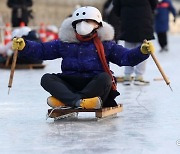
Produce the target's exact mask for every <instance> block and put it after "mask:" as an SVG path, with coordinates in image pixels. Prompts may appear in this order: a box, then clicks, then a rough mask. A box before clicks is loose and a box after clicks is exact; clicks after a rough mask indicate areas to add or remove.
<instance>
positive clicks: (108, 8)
mask: <svg viewBox="0 0 180 154" xmlns="http://www.w3.org/2000/svg"><path fill="white" fill-rule="evenodd" d="M112 2H113V0H107V1H106V2H105V4H104V6H103V13H102V16H103V20H104V21H106V22H107V23H109V24H111V25H112V26H113V27H114V31H115V35H114V40H115V41H116V42H117V43H118V40H119V37H120V33H121V27H120V26H121V22H120V18H119V17H118V16H117V15H116V13H115V12H114V8H113V3H112Z"/></svg>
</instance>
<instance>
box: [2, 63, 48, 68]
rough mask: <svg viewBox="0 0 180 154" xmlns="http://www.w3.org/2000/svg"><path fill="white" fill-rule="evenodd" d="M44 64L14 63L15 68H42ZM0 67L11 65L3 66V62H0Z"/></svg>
mask: <svg viewBox="0 0 180 154" xmlns="http://www.w3.org/2000/svg"><path fill="white" fill-rule="evenodd" d="M45 66H46V65H44V64H16V69H42V68H44V67H45ZM0 68H2V69H10V68H11V66H10V65H8V66H5V65H4V64H0Z"/></svg>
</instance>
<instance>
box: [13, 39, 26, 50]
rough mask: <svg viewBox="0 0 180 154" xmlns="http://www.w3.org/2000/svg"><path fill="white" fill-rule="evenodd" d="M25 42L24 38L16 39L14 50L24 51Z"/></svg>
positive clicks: (14, 40)
mask: <svg viewBox="0 0 180 154" xmlns="http://www.w3.org/2000/svg"><path fill="white" fill-rule="evenodd" d="M25 45H26V44H25V41H24V39H23V38H14V39H13V43H12V49H13V50H23V49H24V47H25Z"/></svg>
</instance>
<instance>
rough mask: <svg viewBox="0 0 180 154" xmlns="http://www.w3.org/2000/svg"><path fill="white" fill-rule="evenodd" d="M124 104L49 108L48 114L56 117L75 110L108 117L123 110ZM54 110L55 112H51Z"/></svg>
mask: <svg viewBox="0 0 180 154" xmlns="http://www.w3.org/2000/svg"><path fill="white" fill-rule="evenodd" d="M122 109H123V106H122V104H119V105H118V106H116V107H105V108H102V109H54V110H53V109H49V110H48V114H50V113H51V114H50V115H49V116H50V118H56V117H59V116H62V115H66V114H69V113H73V112H76V113H78V112H95V116H96V117H97V118H103V117H107V116H110V115H113V114H116V113H118V112H122ZM52 110H53V112H51V111H52Z"/></svg>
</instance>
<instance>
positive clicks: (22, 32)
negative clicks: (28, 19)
mask: <svg viewBox="0 0 180 154" xmlns="http://www.w3.org/2000/svg"><path fill="white" fill-rule="evenodd" d="M30 31H31V28H30V27H27V26H24V27H22V28H20V29H19V35H20V36H21V37H22V36H27V35H28V34H29V32H30Z"/></svg>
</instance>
